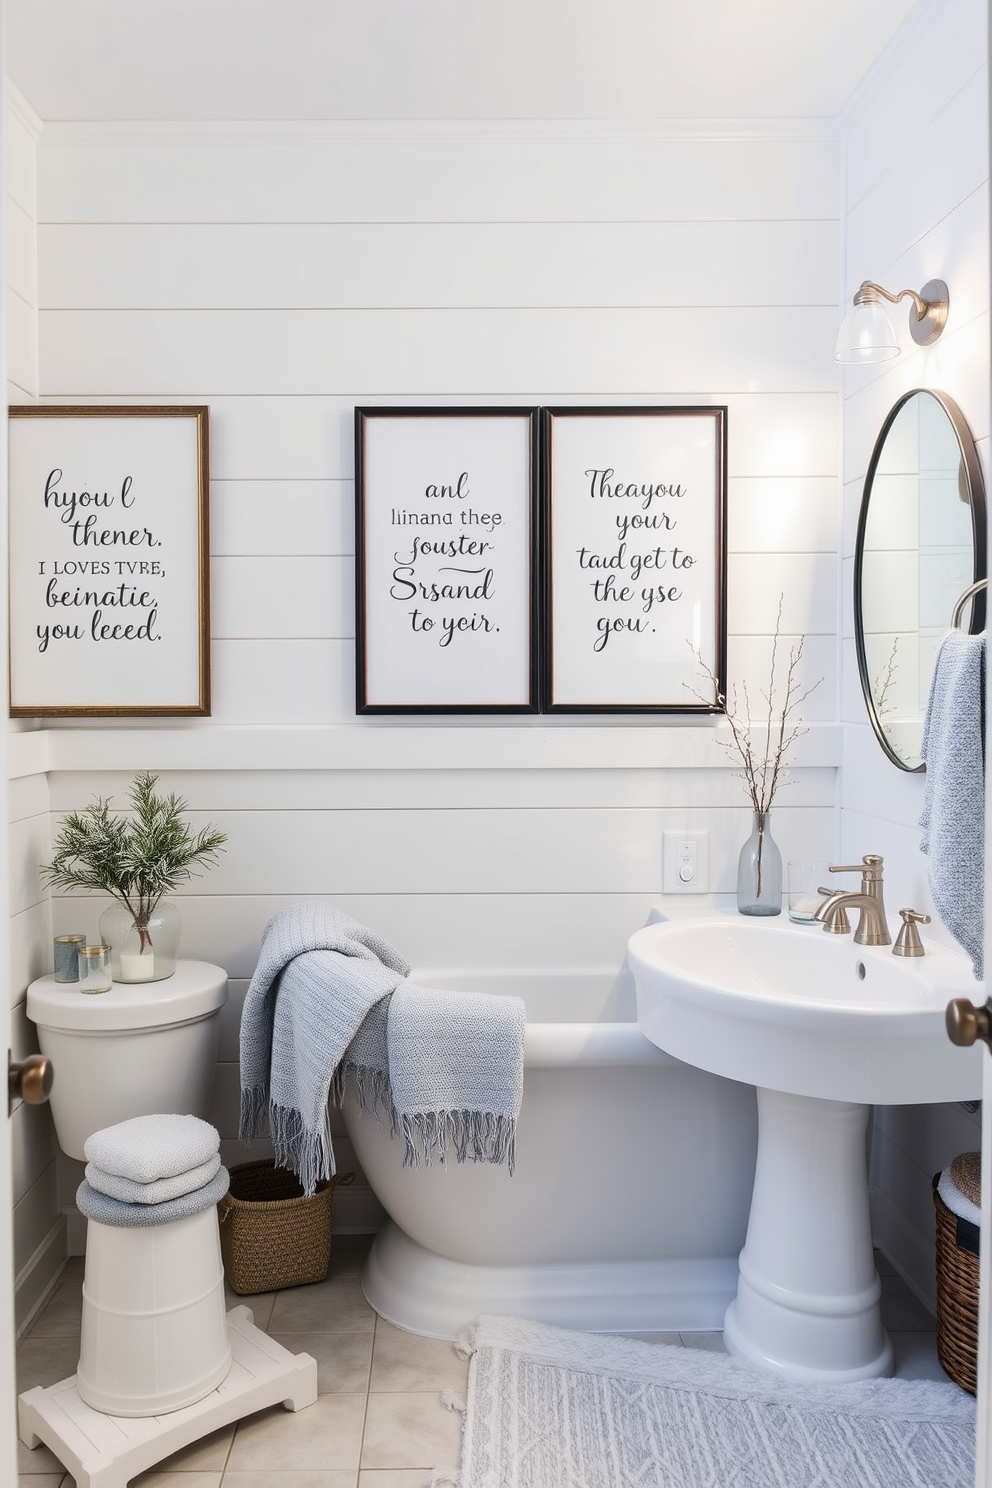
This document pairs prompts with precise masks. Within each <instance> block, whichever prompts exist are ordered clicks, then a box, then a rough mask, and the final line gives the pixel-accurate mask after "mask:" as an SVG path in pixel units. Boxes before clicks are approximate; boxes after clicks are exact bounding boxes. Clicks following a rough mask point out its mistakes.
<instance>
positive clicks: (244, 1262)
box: [217, 1158, 355, 1297]
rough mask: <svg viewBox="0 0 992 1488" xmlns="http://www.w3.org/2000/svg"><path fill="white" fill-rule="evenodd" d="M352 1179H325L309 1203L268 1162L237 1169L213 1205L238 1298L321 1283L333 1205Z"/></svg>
mask: <svg viewBox="0 0 992 1488" xmlns="http://www.w3.org/2000/svg"><path fill="white" fill-rule="evenodd" d="M354 1179H355V1175H354V1173H343V1174H341V1175H340V1176H338V1177H335V1178H331V1179H325V1180H324V1181H322V1182H321V1183H318V1185H317V1192H316V1193H314V1194H312V1195H311V1196H310V1197H309V1198H307V1197H306V1195H305V1194H304V1192H303V1187H302V1185H301V1184H300V1183H299V1181H298V1180H297V1178H296V1176H295V1174H293V1173H290V1172H289V1171H288V1170H287V1169H286V1168H277V1167H276V1165H275V1163H274V1162H273V1161H272V1159H271V1158H265V1159H263V1160H262V1161H260V1162H250V1163H238V1164H237V1165H236V1166H235V1167H233V1168H232V1169H231V1187H230V1189H229V1191H228V1192H227V1193H226V1194H225V1195H224V1197H223V1198H222V1199H221V1201H220V1203H219V1204H218V1205H217V1209H218V1213H219V1215H220V1248H221V1253H222V1255H223V1257H224V1270H225V1271H226V1273H227V1279H228V1281H229V1282H230V1284H231V1288H232V1290H233V1291H235V1292H237V1294H238V1296H239V1297H244V1296H250V1295H251V1294H252V1293H253V1292H274V1291H278V1290H279V1289H280V1288H281V1287H292V1286H306V1285H308V1284H309V1283H310V1282H314V1281H323V1279H324V1277H325V1276H326V1275H327V1268H328V1266H329V1265H330V1263H331V1199H332V1197H333V1194H334V1189H335V1187H336V1186H337V1185H338V1184H341V1185H342V1186H344V1185H346V1184H348V1183H353V1182H354Z"/></svg>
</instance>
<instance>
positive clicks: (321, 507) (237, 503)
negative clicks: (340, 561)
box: [210, 479, 355, 557]
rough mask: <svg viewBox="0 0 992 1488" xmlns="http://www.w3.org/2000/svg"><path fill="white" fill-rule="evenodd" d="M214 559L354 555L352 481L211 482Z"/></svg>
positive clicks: (211, 523) (353, 488)
mask: <svg viewBox="0 0 992 1488" xmlns="http://www.w3.org/2000/svg"><path fill="white" fill-rule="evenodd" d="M210 550H211V552H212V553H213V554H214V556H215V557H222V556H238V557H242V556H244V555H245V554H256V555H259V556H261V555H265V556H273V557H274V556H276V555H278V554H283V553H285V554H307V555H308V556H309V557H314V556H316V555H318V554H320V555H327V554H341V553H354V551H355V487H354V482H353V481H352V480H345V479H341V480H312V481H308V480H301V481H292V480H282V481H274V480H241V481H236V480H235V481H228V480H212V481H211V483H210Z"/></svg>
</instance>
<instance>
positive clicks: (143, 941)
mask: <svg viewBox="0 0 992 1488" xmlns="http://www.w3.org/2000/svg"><path fill="white" fill-rule="evenodd" d="M180 924H181V920H180V914H179V910H178V909H177V908H176V906H175V905H174V904H171V903H170V902H169V901H168V900H167V899H160V900H159V902H158V903H157V904H156V906H155V908H154V909H153V910H152V912H151V914H150V915H149V916H148V917H147V919H146V920H145V922H144V923H143V924H142V923H140V922H139V921H137V920H136V919H135V917H134V916H133V915H132V914H131V913H130V911H129V910H126V909H125V908H124V906H123V905H122V904H112V905H111V906H110V908H109V909H105V910H104V912H103V914H102V915H101V916H100V935H101V938H102V939H103V940H104V941H105V942H106V944H107V945H109V946H110V952H111V955H110V967H111V972H112V974H113V978H114V981H115V982H161V981H164V980H165V978H166V977H170V976H172V974H173V972H174V971H175V969H176V958H177V957H178V955H179V931H180Z"/></svg>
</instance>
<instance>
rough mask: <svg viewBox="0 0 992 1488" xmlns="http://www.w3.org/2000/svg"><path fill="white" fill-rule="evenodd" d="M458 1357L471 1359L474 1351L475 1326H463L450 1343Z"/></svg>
mask: <svg viewBox="0 0 992 1488" xmlns="http://www.w3.org/2000/svg"><path fill="white" fill-rule="evenodd" d="M451 1347H452V1348H453V1349H454V1351H455V1353H456V1354H457V1355H458V1357H459V1359H471V1357H472V1355H473V1354H474V1353H475V1327H474V1325H473V1326H472V1327H471V1328H464V1329H463V1330H462V1332H461V1333H459V1335H458V1337H457V1338H456V1339H455V1341H454V1343H453V1344H452V1345H451Z"/></svg>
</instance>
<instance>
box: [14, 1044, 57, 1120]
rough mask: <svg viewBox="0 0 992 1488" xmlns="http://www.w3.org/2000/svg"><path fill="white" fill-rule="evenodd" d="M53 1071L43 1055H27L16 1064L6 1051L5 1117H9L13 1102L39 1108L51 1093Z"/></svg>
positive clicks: (50, 1063)
mask: <svg viewBox="0 0 992 1488" xmlns="http://www.w3.org/2000/svg"><path fill="white" fill-rule="evenodd" d="M54 1082H55V1070H54V1068H53V1066H52V1061H51V1060H50V1059H46V1057H45V1055H44V1054H29V1055H28V1057H27V1059H25V1060H23V1061H22V1062H21V1063H20V1064H17V1063H16V1062H15V1061H14V1060H13V1059H12V1058H11V1053H10V1050H9V1049H8V1050H7V1115H8V1116H9V1115H10V1112H11V1108H12V1106H13V1104H14V1101H15V1100H18V1099H20V1100H22V1101H26V1102H27V1104H28V1105H29V1106H40V1105H42V1104H43V1103H44V1102H45V1101H47V1099H48V1097H49V1095H51V1093H52V1085H53V1084H54Z"/></svg>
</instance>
